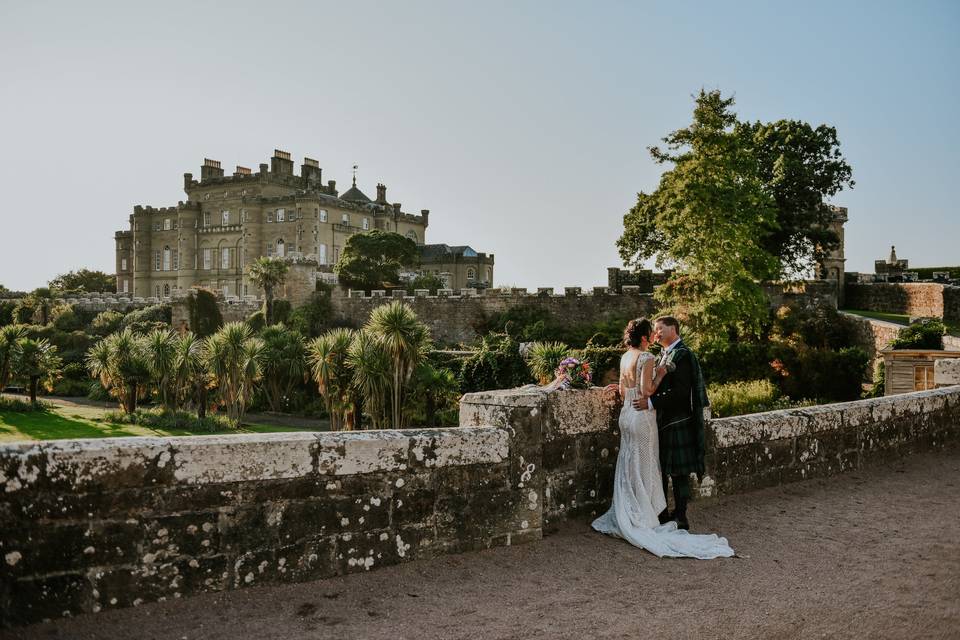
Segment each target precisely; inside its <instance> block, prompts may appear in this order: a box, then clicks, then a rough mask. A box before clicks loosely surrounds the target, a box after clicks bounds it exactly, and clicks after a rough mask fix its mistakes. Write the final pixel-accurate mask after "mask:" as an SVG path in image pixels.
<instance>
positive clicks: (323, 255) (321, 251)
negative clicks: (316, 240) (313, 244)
mask: <svg viewBox="0 0 960 640" xmlns="http://www.w3.org/2000/svg"><path fill="white" fill-rule="evenodd" d="M317 254H318V259H317V262H319V263H320V264H327V245H325V244H321V245H319V246H318V247H317Z"/></svg>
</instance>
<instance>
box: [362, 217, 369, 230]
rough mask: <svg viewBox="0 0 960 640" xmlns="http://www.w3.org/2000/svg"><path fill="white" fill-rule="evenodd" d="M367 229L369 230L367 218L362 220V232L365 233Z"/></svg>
mask: <svg viewBox="0 0 960 640" xmlns="http://www.w3.org/2000/svg"><path fill="white" fill-rule="evenodd" d="M369 229H370V220H368V219H367V218H364V219H363V230H364V231H367V230H369Z"/></svg>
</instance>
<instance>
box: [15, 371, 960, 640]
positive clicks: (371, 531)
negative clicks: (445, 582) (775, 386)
mask: <svg viewBox="0 0 960 640" xmlns="http://www.w3.org/2000/svg"><path fill="white" fill-rule="evenodd" d="M615 413H616V412H615V410H614V408H613V407H611V406H610V405H608V404H605V403H604V402H603V400H602V398H601V390H600V389H593V390H590V391H567V392H563V391H561V392H553V393H550V394H547V393H544V392H542V391H540V390H538V389H536V388H534V387H526V388H521V389H514V390H508V391H493V392H485V393H476V394H467V395H466V396H464V398H463V400H462V403H461V411H460V415H461V425H462V426H461V427H459V428H454V429H411V430H405V431H366V432H353V433H328V432H325V433H277V434H260V435H234V436H197V437H185V438H114V439H103V440H72V441H67V440H64V441H48V442H39V443H34V442H29V443H11V444H4V445H0V485H2V486H3V488H4V490H3V492H2V494H0V518H2V522H3V527H2V530H0V555H2V556H3V559H4V561H3V562H2V563H0V622H2V624H3V625H4V626H9V625H15V624H24V623H29V622H34V621H38V620H42V619H44V618H54V617H59V616H63V615H73V614H77V613H82V612H97V611H102V610H107V609H110V608H114V607H123V606H131V605H133V606H135V605H137V604H140V603H142V602H149V601H156V600H163V599H168V598H179V597H182V596H186V595H190V594H192V593H198V592H204V591H220V590H226V589H237V588H243V587H247V586H251V585H258V584H263V583H268V582H282V581H303V580H313V579H319V578H324V577H328V576H333V575H341V574H346V573H351V572H356V571H366V570H371V569H376V568H378V567H380V566H383V565H387V564H392V563H397V562H403V561H407V560H414V559H423V558H430V557H433V556H436V555H438V554H443V553H456V552H462V551H470V550H476V549H483V548H487V547H491V546H499V545H510V544H518V543H524V542H529V541H534V540H538V539H539V538H540V537H541V536H542V535H543V532H544V531H549V530H550V527H551V526H552V525H553V524H554V523H556V522H557V521H559V520H561V519H563V518H565V517H568V516H573V515H584V516H587V515H590V516H592V515H594V514H597V513H600V512H601V511H602V510H603V509H605V508H606V507H607V506H608V504H609V500H610V495H611V492H612V478H613V471H614V466H615V464H616V458H617V445H618V442H619V434H618V432H617V428H616V422H615V417H616V416H615ZM958 434H960V387H947V388H944V389H938V390H933V391H926V392H920V393H912V394H903V395H898V396H893V397H889V398H878V399H874V400H865V401H858V402H851V403H845V404H836V405H827V406H822V407H813V408H807V409H798V410H789V411H778V412H771V413H765V414H756V415H752V416H745V417H739V418H726V419H722V420H715V421H712V422H711V423H710V425H709V427H708V455H707V466H708V469H707V474H706V476H705V477H704V479H703V482H702V484H700V485H699V493H700V495H701V496H706V497H709V496H716V495H723V494H729V493H736V492H741V491H746V490H750V489H754V488H757V487H762V486H768V485H773V484H779V483H784V482H792V481H795V480H801V479H804V478H811V477H818V476H826V475H830V474H834V473H839V472H843V471H847V470H850V469H857V468H860V467H861V466H862V465H864V464H867V463H869V462H872V461H883V460H886V459H888V458H890V457H893V456H898V455H902V454H905V453H911V452H914V451H920V450H927V449H937V448H939V447H942V446H943V445H944V444H945V443H946V442H948V441H950V440H956V439H957V437H958Z"/></svg>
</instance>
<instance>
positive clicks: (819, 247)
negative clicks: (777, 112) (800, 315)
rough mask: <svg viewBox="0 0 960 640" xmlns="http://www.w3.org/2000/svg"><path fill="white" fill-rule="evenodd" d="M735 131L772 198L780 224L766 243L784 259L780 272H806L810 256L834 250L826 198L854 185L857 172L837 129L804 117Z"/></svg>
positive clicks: (739, 126)
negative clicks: (813, 124) (850, 161)
mask: <svg viewBox="0 0 960 640" xmlns="http://www.w3.org/2000/svg"><path fill="white" fill-rule="evenodd" d="M735 133H736V135H737V137H738V138H739V139H740V141H741V144H742V145H743V148H744V149H745V150H746V151H747V152H748V153H749V154H750V155H751V156H752V157H753V158H754V160H755V162H756V163H757V164H756V168H757V172H758V175H759V178H760V180H761V181H762V183H763V185H764V188H765V190H766V191H767V192H768V193H769V194H771V195H772V196H773V199H774V204H775V206H776V211H777V226H776V228H775V229H773V230H771V231H770V232H769V233H768V234H767V236H766V237H765V238H764V240H763V243H762V244H763V247H764V249H766V250H767V251H768V252H769V253H771V254H772V255H775V256H777V258H778V259H779V260H780V270H781V273H780V275H781V276H791V275H795V274H798V273H801V272H802V271H804V270H805V269H806V268H807V267H808V266H809V265H810V261H811V259H814V260H815V259H818V258H820V257H821V254H822V253H823V252H825V251H828V250H830V249H833V248H835V247H836V246H837V245H838V244H839V242H840V238H839V237H838V236H837V234H836V233H835V232H833V231H831V230H830V229H829V228H828V223H829V221H830V216H831V212H830V209H829V207H828V206H827V204H826V200H827V198H829V197H831V196H834V195H836V194H837V193H839V192H840V191H841V190H842V189H843V188H844V187H853V186H854V181H853V179H852V170H851V168H850V165H849V164H847V161H846V160H845V159H844V157H843V154H841V153H840V141H839V140H838V139H837V130H836V129H835V128H833V127H829V126H827V125H823V124H822V125H820V126H818V127H812V126H811V125H810V124H808V123H806V122H802V121H799V120H778V121H777V122H770V123H762V122H753V123H738V124H737V125H736V128H735Z"/></svg>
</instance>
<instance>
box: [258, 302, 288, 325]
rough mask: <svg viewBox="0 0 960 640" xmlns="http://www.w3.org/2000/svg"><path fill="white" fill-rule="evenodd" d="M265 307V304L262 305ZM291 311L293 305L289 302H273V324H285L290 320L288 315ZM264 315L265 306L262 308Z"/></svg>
mask: <svg viewBox="0 0 960 640" xmlns="http://www.w3.org/2000/svg"><path fill="white" fill-rule="evenodd" d="M264 305H266V303H264ZM292 311H293V305H291V304H290V301H289V300H274V301H273V323H274V324H278V323H279V324H287V322H288V321H289V320H290V313H291V312H292ZM264 313H266V306H264Z"/></svg>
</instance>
